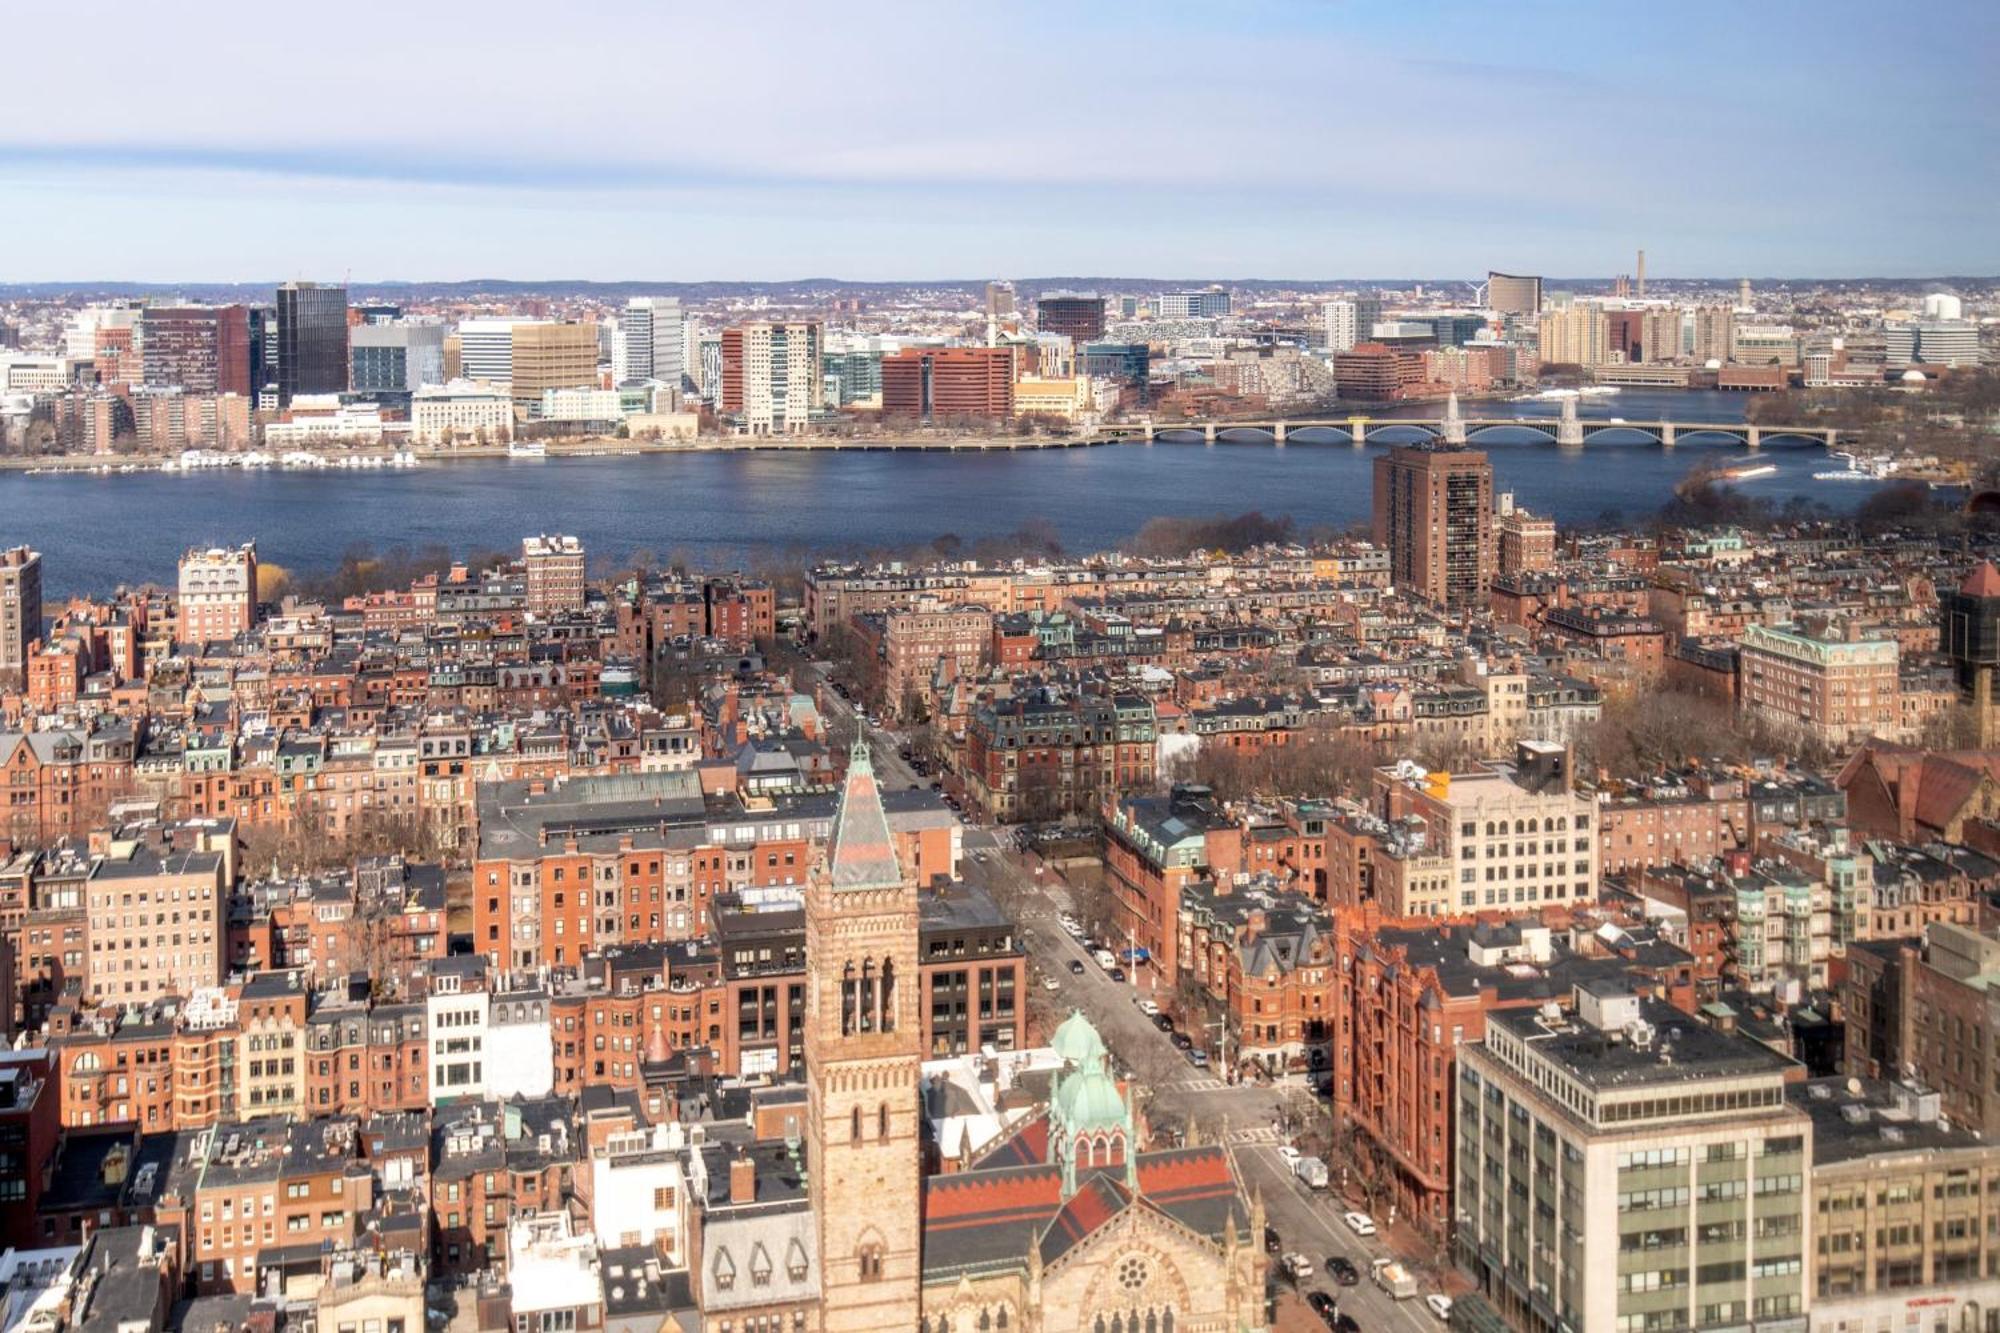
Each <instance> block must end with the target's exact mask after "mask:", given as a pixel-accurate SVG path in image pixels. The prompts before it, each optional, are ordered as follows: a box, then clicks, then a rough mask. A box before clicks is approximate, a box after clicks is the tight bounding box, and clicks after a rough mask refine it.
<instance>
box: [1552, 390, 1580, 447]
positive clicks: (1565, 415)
mask: <svg viewBox="0 0 2000 1333" xmlns="http://www.w3.org/2000/svg"><path fill="white" fill-rule="evenodd" d="M1562 401H1563V406H1562V416H1561V417H1560V418H1558V419H1557V421H1556V444H1557V445H1558V446H1559V447H1561V448H1564V449H1581V448H1582V447H1583V422H1582V421H1580V420H1578V419H1577V415H1576V399H1574V398H1565V399H1563V400H1562Z"/></svg>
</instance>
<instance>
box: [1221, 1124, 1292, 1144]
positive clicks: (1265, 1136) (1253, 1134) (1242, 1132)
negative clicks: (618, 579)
mask: <svg viewBox="0 0 2000 1333" xmlns="http://www.w3.org/2000/svg"><path fill="white" fill-rule="evenodd" d="M1229 1141H1230V1142H1231V1143H1277V1142H1279V1141H1280V1136H1279V1134H1278V1131H1277V1130H1275V1129H1272V1128H1271V1127H1270V1126H1269V1125H1250V1126H1246V1127H1244V1128H1242V1129H1232V1130H1230V1131H1229Z"/></svg>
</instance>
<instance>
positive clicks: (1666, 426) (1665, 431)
mask: <svg viewBox="0 0 2000 1333" xmlns="http://www.w3.org/2000/svg"><path fill="white" fill-rule="evenodd" d="M1660 447H1661V448H1664V449H1671V448H1673V447H1674V423H1673V422H1671V421H1662V422H1661V423H1660Z"/></svg>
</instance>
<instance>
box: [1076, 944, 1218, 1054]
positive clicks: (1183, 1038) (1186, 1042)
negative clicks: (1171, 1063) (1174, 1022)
mask: <svg viewBox="0 0 2000 1333" xmlns="http://www.w3.org/2000/svg"><path fill="white" fill-rule="evenodd" d="M1071 966H1075V964H1071ZM1174 1045H1175V1046H1177V1047H1179V1048H1180V1049H1181V1050H1183V1051H1185V1050H1187V1049H1188V1048H1189V1047H1191V1046H1193V1045H1194V1038H1193V1037H1190V1036H1189V1035H1188V1034H1187V1033H1185V1032H1176V1033H1175V1034H1174Z"/></svg>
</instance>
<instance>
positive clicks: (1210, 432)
mask: <svg viewBox="0 0 2000 1333" xmlns="http://www.w3.org/2000/svg"><path fill="white" fill-rule="evenodd" d="M1201 442H1202V443H1203V444H1214V443H1215V423H1214V422H1213V421H1211V422H1209V423H1208V424H1207V425H1206V426H1203V427H1202V428H1201Z"/></svg>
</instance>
